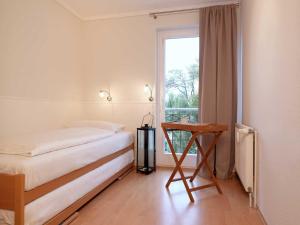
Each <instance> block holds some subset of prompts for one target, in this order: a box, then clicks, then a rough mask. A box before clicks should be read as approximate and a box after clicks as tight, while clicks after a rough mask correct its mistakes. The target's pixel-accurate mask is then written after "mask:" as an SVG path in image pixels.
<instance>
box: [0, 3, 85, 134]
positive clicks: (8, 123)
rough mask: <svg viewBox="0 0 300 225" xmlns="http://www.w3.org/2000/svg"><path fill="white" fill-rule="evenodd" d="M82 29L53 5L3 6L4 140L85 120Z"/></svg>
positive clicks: (0, 106) (0, 100) (0, 85)
mask: <svg viewBox="0 0 300 225" xmlns="http://www.w3.org/2000/svg"><path fill="white" fill-rule="evenodd" d="M82 26H83V23H82V22H81V21H80V20H78V19H77V18H76V17H74V16H73V15H72V14H71V13H69V12H68V11H66V10H65V9H64V8H62V7H61V6H60V5H59V4H58V3H56V2H55V1H53V0H43V1H40V0H26V1H20V0H1V1H0V34H1V35H0V49H1V50H0V128H1V129H0V136H2V135H9V134H15V133H21V132H28V131H38V130H44V129H49V128H54V127H59V126H61V125H62V124H64V123H65V122H66V121H68V120H72V119H75V118H79V117H80V116H81V102H80V101H81V97H82V72H83V71H82V69H83V65H82V64H83V62H82V58H81V57H82V34H83V30H82Z"/></svg>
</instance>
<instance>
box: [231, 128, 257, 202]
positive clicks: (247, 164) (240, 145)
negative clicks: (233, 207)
mask: <svg viewBox="0 0 300 225" xmlns="http://www.w3.org/2000/svg"><path fill="white" fill-rule="evenodd" d="M255 139H256V132H255V131H254V129H253V128H251V127H248V126H245V125H241V124H236V126H235V169H236V172H237V174H238V176H239V178H240V180H241V182H242V184H243V186H244V188H245V190H246V192H248V193H249V198H250V199H249V200H250V207H256V182H255V178H256V155H257V154H256V146H255V144H256V140H255Z"/></svg>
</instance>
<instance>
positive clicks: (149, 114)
mask: <svg viewBox="0 0 300 225" xmlns="http://www.w3.org/2000/svg"><path fill="white" fill-rule="evenodd" d="M147 116H151V126H150V127H152V126H153V120H154V115H153V114H151V112H149V113H147V114H146V115H144V116H143V120H142V124H141V127H143V123H144V120H145V118H146V117H147Z"/></svg>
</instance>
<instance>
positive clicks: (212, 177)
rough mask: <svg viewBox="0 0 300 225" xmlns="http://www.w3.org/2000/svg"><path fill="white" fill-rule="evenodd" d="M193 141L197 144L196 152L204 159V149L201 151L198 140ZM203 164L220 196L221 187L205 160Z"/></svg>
mask: <svg viewBox="0 0 300 225" xmlns="http://www.w3.org/2000/svg"><path fill="white" fill-rule="evenodd" d="M195 141H196V144H197V148H198V151H199V152H200V154H201V156H202V157H203V158H204V157H205V152H204V149H203V148H202V146H201V145H200V143H199V140H198V139H197V138H196V140H195ZM204 164H205V166H206V168H207V170H208V172H209V175H210V177H211V179H212V181H213V183H214V186H216V188H217V190H218V192H219V193H220V194H222V190H221V187H220V186H219V184H218V181H217V179H216V177H215V175H214V173H213V171H212V169H211V168H210V166H209V164H208V162H207V160H205V161H204Z"/></svg>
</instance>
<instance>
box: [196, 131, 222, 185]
mask: <svg viewBox="0 0 300 225" xmlns="http://www.w3.org/2000/svg"><path fill="white" fill-rule="evenodd" d="M220 136H221V133H217V134H215V137H214V140H213V141H212V143H211V144H210V145H209V147H208V149H207V151H206V153H205V155H204V156H202V159H201V162H200V164H199V165H198V167H197V168H196V170H195V172H194V174H193V176H192V177H191V179H190V181H191V182H193V181H194V179H195V177H196V176H197V174H198V173H199V171H200V169H201V167H202V166H203V164H204V163H206V164H207V165H208V163H207V159H208V157H209V155H210V153H211V152H212V150H213V149H214V146H215V145H216V144H217V142H218V140H219V137H220ZM197 141H198V140H197ZM198 143H199V141H198ZM196 144H197V142H196ZM199 145H200V144H199Z"/></svg>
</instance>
